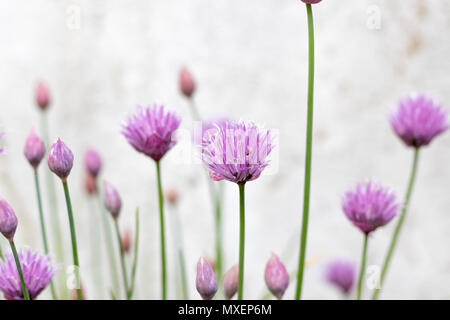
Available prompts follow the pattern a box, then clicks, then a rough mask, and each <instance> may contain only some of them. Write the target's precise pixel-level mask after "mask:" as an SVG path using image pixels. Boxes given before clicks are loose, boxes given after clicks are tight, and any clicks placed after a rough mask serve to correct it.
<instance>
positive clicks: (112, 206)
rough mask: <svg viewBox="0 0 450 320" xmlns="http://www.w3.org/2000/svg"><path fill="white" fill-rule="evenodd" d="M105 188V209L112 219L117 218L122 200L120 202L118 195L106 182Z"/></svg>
mask: <svg viewBox="0 0 450 320" xmlns="http://www.w3.org/2000/svg"><path fill="white" fill-rule="evenodd" d="M104 188H105V207H106V209H107V210H108V211H109V213H111V215H112V217H113V218H114V219H117V218H118V217H119V213H120V209H121V208H122V200H120V196H119V193H118V192H117V190H116V188H114V187H113V186H112V185H111V184H109V183H108V182H105V183H104Z"/></svg>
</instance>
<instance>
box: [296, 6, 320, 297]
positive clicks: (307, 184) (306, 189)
mask: <svg viewBox="0 0 450 320" xmlns="http://www.w3.org/2000/svg"><path fill="white" fill-rule="evenodd" d="M302 1H303V2H305V3H306V13H307V16H308V52H309V54H308V101H307V105H308V113H307V120H306V151H305V177H304V185H303V214H302V229H301V236H300V254H299V259H298V271H297V288H296V291H295V299H297V300H299V299H301V296H302V286H303V273H304V268H305V256H306V241H307V237H308V220H309V198H310V191H311V158H312V135H313V104H314V21H313V13H312V7H311V4H312V3H318V2H320V0H319V1H317V0H316V1H307V0H302Z"/></svg>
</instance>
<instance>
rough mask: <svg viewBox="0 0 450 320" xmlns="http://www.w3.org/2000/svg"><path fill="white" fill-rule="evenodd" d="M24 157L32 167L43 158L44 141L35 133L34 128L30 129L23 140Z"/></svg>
mask: <svg viewBox="0 0 450 320" xmlns="http://www.w3.org/2000/svg"><path fill="white" fill-rule="evenodd" d="M24 154H25V158H27V160H28V162H29V163H30V164H31V166H32V167H33V168H35V169H36V168H37V167H38V166H39V164H40V163H41V161H42V158H44V155H45V146H44V142H42V140H41V139H40V138H39V137H38V136H37V135H36V133H35V132H34V130H31V131H30V133H29V134H28V137H27V139H26V141H25V148H24Z"/></svg>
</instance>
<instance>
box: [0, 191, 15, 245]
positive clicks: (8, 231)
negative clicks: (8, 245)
mask: <svg viewBox="0 0 450 320" xmlns="http://www.w3.org/2000/svg"><path fill="white" fill-rule="evenodd" d="M17 223H18V222H17V216H16V214H15V212H14V210H13V208H11V206H10V205H9V203H8V202H6V201H5V200H3V199H0V232H1V233H2V234H3V235H4V236H5V238H6V239H8V240H11V239H12V238H14V234H15V233H16V229H17Z"/></svg>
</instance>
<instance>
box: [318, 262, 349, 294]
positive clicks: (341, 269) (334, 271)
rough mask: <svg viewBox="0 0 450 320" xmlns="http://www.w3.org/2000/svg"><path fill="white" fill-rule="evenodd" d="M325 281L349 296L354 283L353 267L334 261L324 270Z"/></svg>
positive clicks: (346, 263)
mask: <svg viewBox="0 0 450 320" xmlns="http://www.w3.org/2000/svg"><path fill="white" fill-rule="evenodd" d="M325 280H326V281H327V282H329V283H330V284H332V285H335V286H336V287H338V288H339V289H340V290H341V291H342V292H343V293H344V294H349V293H350V291H351V290H352V288H353V284H354V282H355V266H354V265H353V264H352V263H350V262H346V261H339V260H337V261H334V262H332V263H330V264H329V265H327V267H326V269H325Z"/></svg>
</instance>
